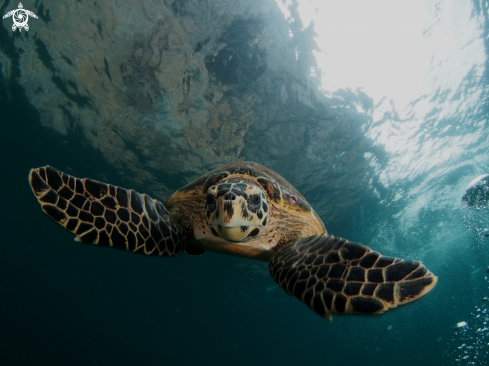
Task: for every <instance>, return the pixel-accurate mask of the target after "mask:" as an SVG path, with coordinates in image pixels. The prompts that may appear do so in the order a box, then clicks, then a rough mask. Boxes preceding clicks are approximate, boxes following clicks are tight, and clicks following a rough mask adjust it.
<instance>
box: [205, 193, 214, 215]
mask: <svg viewBox="0 0 489 366" xmlns="http://www.w3.org/2000/svg"><path fill="white" fill-rule="evenodd" d="M205 205H206V206H207V209H208V210H209V211H215V210H216V197H215V196H214V195H213V194H212V193H208V194H207V201H206V203H205Z"/></svg>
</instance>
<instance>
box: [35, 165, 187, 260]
mask: <svg viewBox="0 0 489 366" xmlns="http://www.w3.org/2000/svg"><path fill="white" fill-rule="evenodd" d="M29 182H30V185H31V188H32V191H33V192H34V195H35V196H36V198H37V200H38V201H39V203H40V204H41V207H42V209H43V211H44V212H45V213H46V214H47V215H48V216H49V217H51V218H52V219H53V220H54V221H56V222H57V223H59V224H60V225H62V226H63V227H65V228H66V229H67V230H68V231H70V232H72V233H73V234H75V235H76V238H75V240H76V241H80V242H83V243H87V244H95V245H99V246H109V247H113V248H117V249H124V250H128V251H131V252H135V253H142V254H146V255H156V256H163V257H172V256H177V255H179V254H181V253H182V252H183V251H184V247H185V243H186V238H185V235H184V233H183V232H182V230H181V229H179V227H178V226H177V225H176V224H175V223H173V221H172V219H171V217H170V215H169V213H168V212H167V211H166V209H165V207H164V205H163V204H162V203H161V202H159V201H157V200H154V199H152V198H151V197H149V196H147V195H145V194H140V193H138V192H136V191H133V190H129V189H125V188H121V187H116V186H112V185H109V184H105V183H100V182H97V181H95V180H91V179H79V178H75V177H72V176H70V175H68V174H65V173H62V172H60V171H58V170H56V169H54V168H52V167H50V166H45V167H41V168H36V169H32V170H31V171H30V172H29Z"/></svg>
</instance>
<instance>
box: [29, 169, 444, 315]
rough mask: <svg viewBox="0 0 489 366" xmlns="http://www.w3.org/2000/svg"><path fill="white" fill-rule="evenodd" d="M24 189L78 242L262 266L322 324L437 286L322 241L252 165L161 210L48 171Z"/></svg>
mask: <svg viewBox="0 0 489 366" xmlns="http://www.w3.org/2000/svg"><path fill="white" fill-rule="evenodd" d="M29 182H30V185H31V188H32V191H33V192H34V194H35V195H36V197H37V199H38V201H39V203H40V204H41V207H42V209H43V211H44V212H45V213H46V214H47V215H48V216H49V217H51V218H52V219H53V220H55V221H56V222H58V223H59V224H61V225H62V226H64V227H65V228H66V229H67V230H69V231H71V232H72V233H73V234H75V235H76V237H75V240H76V241H79V242H83V243H89V244H95V245H99V246H109V247H113V248H118V249H125V250H129V251H131V252H134V253H142V254H146V255H156V256H163V257H172V256H177V255H179V254H181V253H183V252H187V253H188V254H190V255H201V254H202V253H204V252H205V251H206V250H210V251H214V252H219V253H223V254H229V255H235V256H241V257H248V258H252V259H257V260H263V261H269V270H270V273H271V275H272V277H273V279H274V280H275V281H276V282H277V283H278V284H279V285H280V287H282V288H283V289H284V290H285V291H287V292H288V293H289V294H291V295H295V296H296V297H298V298H299V299H300V300H302V301H303V302H305V303H306V304H307V305H308V306H309V307H310V308H311V309H313V310H314V311H315V312H316V313H318V314H319V315H320V316H322V317H324V318H326V319H327V320H329V321H331V318H332V317H331V314H332V313H360V314H372V313H382V312H384V311H386V310H388V309H389V308H395V307H397V306H398V305H402V304H405V303H408V302H411V301H413V300H415V299H417V298H419V297H421V296H423V295H425V294H426V293H428V292H429V291H430V290H431V289H432V288H433V287H434V286H435V284H436V282H437V277H436V276H434V275H433V273H431V272H430V271H428V270H427V269H426V267H425V266H423V265H422V264H421V263H420V262H418V261H414V260H403V259H399V258H394V257H387V256H383V255H381V254H379V253H378V252H374V251H372V250H371V249H369V248H368V247H366V246H364V245H362V244H357V243H353V242H349V241H347V240H345V239H342V238H339V237H334V236H332V235H328V233H327V231H326V228H325V227H324V224H323V222H322V221H321V219H320V218H319V216H318V215H317V214H316V212H315V211H314V210H313V208H312V207H311V206H310V205H309V203H307V201H306V200H305V199H304V197H303V196H302V195H301V194H300V193H299V192H298V191H297V190H296V189H295V188H294V187H293V186H292V185H291V184H290V183H288V182H287V181H286V180H285V179H284V178H282V177H281V176H280V175H278V174H277V173H275V172H273V171H272V170H270V169H267V168H265V167H264V166H261V165H259V164H256V163H251V162H244V161H241V162H236V163H231V164H228V165H225V166H223V167H221V168H219V169H216V170H214V171H212V172H210V173H208V174H205V175H203V176H201V177H200V178H198V179H196V180H194V181H193V182H191V183H190V184H188V185H186V186H185V187H183V188H182V189H180V190H178V191H177V192H175V193H174V194H173V195H172V196H170V198H169V199H168V200H167V201H166V204H165V205H163V204H162V203H161V202H159V201H157V200H155V199H152V198H151V197H149V196H147V195H146V194H141V193H138V192H135V191H133V190H129V189H125V188H121V187H116V186H113V185H110V184H105V183H100V182H97V181H94V180H91V179H79V178H75V177H72V176H70V175H67V174H64V173H62V172H60V171H58V170H56V169H54V168H52V167H50V166H45V167H41V168H37V169H32V170H31V171H30V173H29Z"/></svg>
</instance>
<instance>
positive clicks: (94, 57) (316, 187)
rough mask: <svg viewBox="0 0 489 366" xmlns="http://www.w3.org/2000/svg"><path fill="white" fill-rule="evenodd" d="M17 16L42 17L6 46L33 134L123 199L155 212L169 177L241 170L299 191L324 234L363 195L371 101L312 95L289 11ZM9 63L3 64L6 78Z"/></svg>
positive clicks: (94, 10) (123, 6) (138, 9)
mask: <svg viewBox="0 0 489 366" xmlns="http://www.w3.org/2000/svg"><path fill="white" fill-rule="evenodd" d="M36 4H38V3H36ZM12 6H13V3H11V4H10V5H9V7H12ZM25 7H26V8H29V10H32V11H34V13H36V14H38V15H39V19H36V20H32V21H31V20H30V22H29V25H30V30H29V32H28V34H26V33H25V32H23V33H22V34H15V35H13V34H12V31H11V30H9V36H12V37H15V46H16V48H17V50H18V52H19V55H20V56H19V57H20V58H19V61H18V63H19V65H18V67H19V68H20V70H21V76H20V79H19V80H18V82H19V83H20V84H21V85H22V87H23V88H24V89H25V91H26V94H27V96H28V99H29V100H30V102H31V104H32V105H33V106H34V107H35V108H36V109H37V110H38V111H39V113H40V116H41V123H42V125H43V126H45V127H49V128H52V129H55V130H56V131H58V132H59V133H60V134H63V135H70V134H74V133H77V134H81V136H84V138H85V139H86V141H87V142H88V143H89V144H91V145H92V146H93V147H94V148H95V149H98V150H99V151H100V152H101V153H102V155H103V157H104V158H105V159H107V161H108V162H109V163H110V164H111V165H113V166H114V167H115V168H117V169H119V171H121V172H124V174H125V175H126V177H127V178H128V179H130V180H131V181H132V182H133V183H134V185H133V188H136V189H138V190H142V191H144V192H146V193H149V194H151V195H152V196H154V197H155V198H159V199H161V200H164V199H165V198H166V197H167V196H168V195H169V194H170V193H171V189H170V188H169V187H168V186H167V185H165V180H167V178H168V177H170V176H174V175H176V174H183V176H184V177H185V180H189V179H190V178H194V177H196V176H198V175H200V174H202V173H204V172H207V171H208V170H210V169H213V168H216V167H217V166H219V165H220V164H224V163H227V162H231V161H236V160H243V159H244V160H251V161H256V162H258V163H261V164H264V165H267V166H268V167H270V168H272V169H274V170H276V171H277V172H278V173H280V174H282V175H283V176H284V177H286V178H287V179H288V180H289V181H290V182H291V183H292V184H294V185H296V186H297V187H298V188H299V189H300V190H301V191H302V193H304V195H305V196H306V197H307V198H308V199H309V201H311V203H312V204H313V206H314V207H315V208H316V209H317V211H318V212H319V213H320V215H321V216H322V218H323V219H324V220H325V223H326V225H327V224H328V220H334V219H335V217H336V218H338V217H342V215H347V214H348V212H349V211H350V210H351V209H352V206H353V205H355V203H356V202H358V200H359V199H360V197H361V195H362V194H363V192H364V191H365V189H366V188H367V186H368V183H369V180H370V179H371V177H372V173H373V172H372V170H373V169H372V168H369V166H368V162H367V160H366V158H365V156H366V154H367V153H372V151H371V150H372V142H371V141H370V140H368V139H366V138H365V131H366V130H367V129H368V128H369V126H370V124H371V113H372V109H373V105H372V100H371V99H370V98H369V97H367V96H366V95H365V94H363V93H362V92H352V91H340V92H337V93H335V94H333V95H330V96H328V97H327V96H325V95H324V94H323V93H322V92H321V91H320V90H319V87H318V86H319V79H318V77H317V76H316V75H315V74H316V64H315V61H314V57H313V54H312V51H313V50H314V49H315V48H316V45H315V42H314V39H313V36H314V31H313V29H312V26H311V27H309V28H306V29H302V24H301V22H300V20H299V16H298V14H297V12H296V4H295V3H293V5H292V7H291V8H290V11H291V14H292V16H291V17H290V18H288V19H286V18H285V17H284V15H283V14H282V12H281V11H280V9H279V7H278V6H277V4H276V2H275V1H274V0H231V1H230V0H207V1H199V0H193V1H192V0H177V1H170V0H165V1H160V2H155V1H148V0H143V1H137V2H133V1H122V0H113V1H106V2H100V3H99V2H93V1H92V2H86V1H49V0H45V1H43V2H42V3H41V4H40V5H39V6H38V8H37V9H36V8H34V5H32V6H30V7H29V4H25ZM4 9H5V7H4ZM7 10H8V9H5V11H7ZM2 26H3V27H4V28H5V29H9V27H10V26H11V24H10V23H8V22H7V21H4V22H3V24H2ZM10 63H11V60H10V59H9V58H8V57H7V56H5V54H3V53H0V64H1V65H2V73H3V74H4V78H6V77H8V76H9V72H8V68H9V67H10V66H9V65H10ZM182 183H184V182H182Z"/></svg>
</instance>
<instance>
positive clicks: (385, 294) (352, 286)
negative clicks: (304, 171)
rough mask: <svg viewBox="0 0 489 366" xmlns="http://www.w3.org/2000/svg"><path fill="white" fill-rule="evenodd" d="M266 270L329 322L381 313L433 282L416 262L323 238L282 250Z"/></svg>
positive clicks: (305, 240) (422, 292) (414, 296)
mask: <svg viewBox="0 0 489 366" xmlns="http://www.w3.org/2000/svg"><path fill="white" fill-rule="evenodd" d="M269 269H270V273H271V275H272V277H273V279H274V280H275V281H276V282H277V283H278V284H279V285H280V287H282V288H283V289H284V290H285V291H287V292H288V293H289V294H290V295H295V296H296V297H298V298H299V299H301V300H302V301H304V302H305V303H306V304H307V305H308V306H309V307H310V308H311V309H313V310H314V311H315V312H316V313H318V314H319V315H321V316H323V317H325V318H326V319H327V320H329V321H331V314H332V313H340V314H341V313H357V314H379V313H383V312H384V311H386V310H388V309H389V308H395V307H397V306H399V305H403V304H407V303H409V302H411V301H413V300H416V299H418V298H420V297H422V296H424V295H426V294H427V293H428V292H429V291H430V290H431V289H432V288H433V287H434V286H435V284H436V281H437V277H436V276H434V275H433V273H431V272H430V271H428V269H427V268H426V267H425V266H424V265H423V264H422V263H421V262H418V261H413V260H405V259H400V258H394V257H386V256H383V255H381V254H380V253H377V252H373V251H372V250H371V249H370V248H368V247H366V246H365V245H362V244H358V243H352V242H349V241H348V240H345V239H342V238H335V237H334V236H332V235H326V234H323V235H315V236H310V237H308V238H303V239H300V240H298V241H296V242H295V243H292V244H289V245H286V246H283V247H282V248H280V249H279V250H278V251H277V252H276V253H275V254H274V255H273V257H272V259H271V260H270V265H269Z"/></svg>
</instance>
